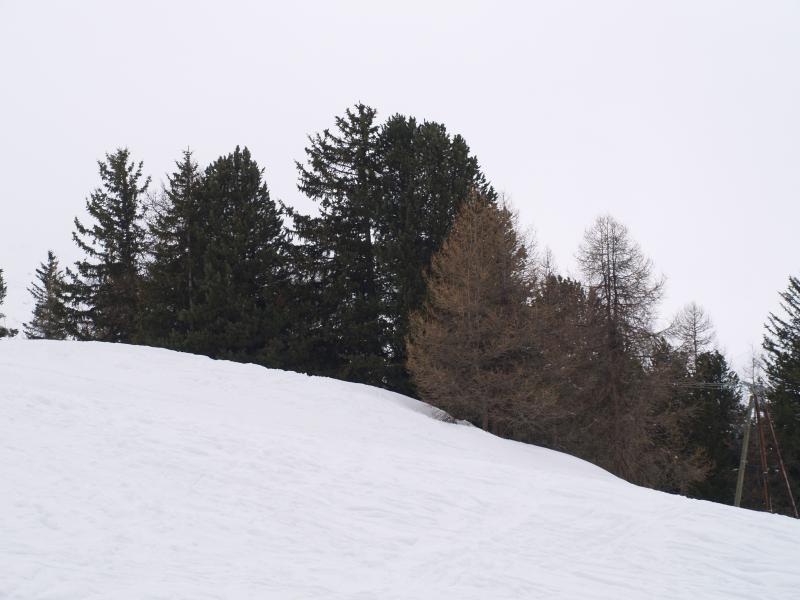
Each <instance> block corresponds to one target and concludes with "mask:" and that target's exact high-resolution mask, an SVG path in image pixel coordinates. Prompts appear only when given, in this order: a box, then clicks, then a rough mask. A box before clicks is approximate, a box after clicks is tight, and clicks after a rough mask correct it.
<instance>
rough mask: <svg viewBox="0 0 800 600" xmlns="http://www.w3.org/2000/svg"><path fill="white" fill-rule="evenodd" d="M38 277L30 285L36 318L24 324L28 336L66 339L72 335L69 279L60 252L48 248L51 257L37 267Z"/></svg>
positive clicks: (38, 338)
mask: <svg viewBox="0 0 800 600" xmlns="http://www.w3.org/2000/svg"><path fill="white" fill-rule="evenodd" d="M36 279H37V281H35V282H34V283H33V284H32V285H31V287H29V288H28V291H29V292H30V294H31V296H33V302H34V304H33V318H32V319H31V320H30V322H28V323H25V324H24V325H23V330H24V331H25V335H26V336H27V337H28V339H35V340H63V339H66V338H67V336H68V335H69V330H70V326H69V321H68V310H67V305H66V279H65V277H64V272H63V271H62V270H61V268H60V267H59V265H58V259H57V258H56V255H55V254H54V253H53V252H52V251H50V250H48V252H47V260H46V261H45V262H43V263H42V264H41V265H40V266H39V267H38V268H37V269H36Z"/></svg>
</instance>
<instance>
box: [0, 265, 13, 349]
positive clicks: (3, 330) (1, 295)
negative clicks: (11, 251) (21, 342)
mask: <svg viewBox="0 0 800 600" xmlns="http://www.w3.org/2000/svg"><path fill="white" fill-rule="evenodd" d="M7 293H8V286H6V282H5V279H3V269H0V306H3V302H4V301H5V299H6V294H7ZM5 318H6V316H5V315H4V314H3V313H0V319H5ZM15 335H17V330H16V329H10V328H8V327H6V326H5V325H0V338H4V337H14V336H15Z"/></svg>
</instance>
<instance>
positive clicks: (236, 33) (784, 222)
mask: <svg viewBox="0 0 800 600" xmlns="http://www.w3.org/2000/svg"><path fill="white" fill-rule="evenodd" d="M799 59H800V3H798V2H777V1H762V2H734V1H731V0H724V1H719V2H710V1H704V2H701V1H698V0H690V1H683V2H679V1H669V2H658V3H656V2H644V1H642V0H638V1H631V2H621V1H607V2H594V1H585V2H568V1H564V0H559V1H557V2H556V1H550V2H521V1H520V2H499V1H496V2H464V1H460V2H434V1H430V0H429V1H427V2H408V1H404V2H392V3H389V2H385V3H382V2H377V1H373V2H315V3H312V2H304V3H300V2H298V3H291V2H274V3H269V2H250V3H248V2H231V1H221V0H217V1H216V2H213V3H202V2H197V1H193V2H141V1H136V2H131V1H129V2H110V1H104V2H79V1H76V2H57V1H53V2H36V1H32V0H17V1H11V0H0V182H2V187H0V267H2V268H3V269H4V270H5V274H6V280H7V283H8V285H9V295H8V299H7V301H6V304H5V306H4V307H3V308H2V309H0V310H2V312H5V313H6V314H7V315H8V319H7V323H8V324H9V325H12V326H13V325H17V324H18V323H19V322H21V321H24V320H26V319H27V318H28V311H29V310H30V305H31V303H30V298H29V295H28V293H27V292H26V291H25V287H26V286H27V285H28V284H29V283H30V281H31V279H32V278H33V271H34V269H35V268H36V266H37V265H38V264H39V262H40V261H42V260H43V259H44V257H45V254H46V251H47V249H48V248H52V249H53V250H54V251H55V252H56V253H57V254H58V255H59V256H61V257H62V259H63V260H64V261H65V262H66V261H70V262H71V261H72V260H74V259H75V258H76V257H77V252H76V249H75V247H74V245H73V243H72V242H71V239H70V232H71V230H72V223H71V221H72V218H73V217H74V216H75V215H79V214H82V212H83V210H84V203H85V198H86V196H87V194H88V193H89V192H90V191H91V190H92V189H93V188H94V187H95V186H96V185H97V184H98V175H97V166H96V160H97V159H99V158H101V157H102V156H103V154H104V152H107V151H111V150H113V149H115V148H116V147H118V146H123V145H127V146H128V147H129V148H130V149H131V152H132V154H133V156H134V157H135V158H136V159H137V160H139V159H141V160H144V161H145V171H146V172H147V173H150V174H152V175H153V179H154V181H155V182H156V183H159V182H160V181H161V180H163V178H164V173H165V172H167V171H169V170H171V167H172V161H173V160H175V159H177V158H179V156H180V152H181V150H182V149H183V148H185V147H187V146H190V147H191V148H193V149H194V150H195V151H196V157H197V159H198V160H199V161H200V163H201V164H205V163H207V162H209V161H210V160H212V159H214V158H216V157H217V156H219V155H221V154H224V153H228V152H230V151H232V150H233V148H234V147H235V146H236V144H240V145H247V146H249V147H250V149H251V150H252V152H253V154H254V156H255V158H256V159H257V160H258V161H259V163H260V164H261V165H262V166H264V167H265V168H266V176H267V181H268V184H269V186H270V190H271V192H272V194H273V196H275V197H277V198H281V199H283V200H285V201H287V202H288V203H290V204H292V205H295V206H297V207H300V208H302V209H305V210H312V209H313V208H312V204H311V203H310V202H309V201H307V200H304V199H303V198H302V196H301V195H300V194H299V192H298V191H297V189H296V171H295V167H294V160H296V159H302V158H303V147H304V145H305V136H306V135H307V134H309V133H312V132H315V131H318V130H321V129H322V128H324V127H328V126H331V125H332V122H333V117H334V115H336V114H340V113H341V112H342V111H343V110H344V109H345V108H346V107H347V106H349V105H351V104H353V103H354V102H356V101H359V100H360V101H363V102H365V103H367V104H370V105H372V106H374V107H376V108H377V109H378V110H379V113H380V116H381V117H387V116H389V115H390V114H392V113H395V112H401V113H404V114H410V115H414V116H416V117H418V118H427V119H432V120H436V121H441V122H443V123H445V124H446V125H447V127H448V129H449V130H450V131H452V132H458V133H461V134H463V135H464V136H465V138H466V139H467V142H468V143H469V144H470V146H471V148H472V149H473V151H474V152H475V153H476V154H477V156H478V157H479V159H480V161H481V164H482V166H483V168H484V171H485V172H486V174H487V175H488V177H489V178H490V180H491V181H492V183H493V184H494V186H495V187H496V188H497V189H498V190H499V191H502V192H505V193H506V194H508V195H509V196H510V197H511V198H512V200H513V202H514V203H515V204H516V206H517V207H518V208H519V210H520V213H521V221H522V223H523V224H524V225H525V226H526V227H527V226H530V227H533V228H535V230H536V232H537V236H538V238H539V240H540V243H542V244H546V245H548V246H550V247H551V248H552V249H553V251H554V253H555V255H556V258H557V261H558V263H559V265H560V266H561V267H562V268H563V269H564V270H567V271H570V272H572V271H573V270H574V254H575V250H576V248H577V246H578V244H579V242H580V239H581V236H582V233H583V230H584V229H585V228H586V226H588V225H589V223H590V222H591V221H592V219H593V218H594V217H595V216H597V215H598V214H601V213H606V212H608V213H611V214H613V215H614V216H615V217H616V218H617V219H619V220H621V221H622V222H624V223H626V224H627V225H628V226H629V228H630V229H631V231H632V233H633V235H634V237H635V238H636V239H637V240H638V241H639V242H640V243H641V245H642V247H643V248H644V250H645V252H646V253H647V254H648V255H649V256H650V257H651V258H652V259H653V261H654V263H655V265H656V267H657V269H658V270H659V271H661V272H663V273H664V274H665V275H666V276H667V280H668V287H667V294H668V295H667V298H666V299H665V302H664V304H663V307H662V311H661V312H662V315H664V316H665V317H667V316H669V315H670V314H671V313H673V312H674V311H675V310H676V309H677V308H679V307H680V306H681V305H683V304H684V303H685V302H688V301H690V300H695V301H697V302H698V303H700V304H702V305H703V306H704V307H705V308H706V309H707V310H708V311H709V313H710V314H711V316H712V318H713V319H714V322H715V324H716V326H717V330H718V337H719V340H720V342H721V344H722V346H723V348H724V349H725V350H726V351H727V353H728V355H729V357H730V358H731V359H733V361H734V362H735V363H736V364H737V365H738V366H741V365H743V364H744V363H745V362H746V360H747V357H748V354H749V352H750V347H751V345H754V344H755V345H757V344H759V343H760V339H761V333H762V324H763V322H764V320H765V318H766V315H767V313H768V312H769V311H770V310H775V309H776V308H777V300H778V297H777V294H778V292H779V291H780V290H782V289H784V288H785V285H786V282H787V278H788V276H789V274H792V273H793V274H795V275H800V239H798V232H799V231H800V227H798V226H799V225H800V61H799Z"/></svg>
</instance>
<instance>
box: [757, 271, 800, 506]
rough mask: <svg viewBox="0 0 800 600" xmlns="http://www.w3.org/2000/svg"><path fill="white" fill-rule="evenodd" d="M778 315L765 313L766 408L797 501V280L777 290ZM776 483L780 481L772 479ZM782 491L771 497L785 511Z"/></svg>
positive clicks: (799, 306) (799, 467) (799, 407)
mask: <svg viewBox="0 0 800 600" xmlns="http://www.w3.org/2000/svg"><path fill="white" fill-rule="evenodd" d="M780 297H781V300H782V302H781V308H782V309H783V310H782V314H775V313H772V314H770V315H769V318H768V321H767V325H766V329H767V334H766V335H765V336H764V344H763V347H764V351H765V359H766V360H765V370H766V374H767V380H768V382H769V392H768V396H769V398H768V399H769V404H768V406H769V410H770V413H771V416H772V420H773V424H774V427H775V434H776V436H777V438H778V442H779V443H780V450H781V452H782V454H783V460H784V463H785V464H786V468H787V470H788V475H789V481H790V483H791V485H792V492H793V494H794V497H795V502H798V500H800V279H799V278H797V277H789V285H788V287H787V289H786V291H784V292H781V294H780ZM776 483H777V484H778V485H780V484H781V482H776ZM785 495H786V494H785V492H784V491H783V490H781V491H780V492H778V491H776V492H775V493H774V494H773V496H774V497H775V499H776V501H777V502H779V503H780V502H784V503H785V505H783V504H781V505H778V506H777V508H778V509H780V510H784V511H785V510H788V500H786V499H785Z"/></svg>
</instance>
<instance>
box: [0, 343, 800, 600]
mask: <svg viewBox="0 0 800 600" xmlns="http://www.w3.org/2000/svg"><path fill="white" fill-rule="evenodd" d="M435 412H436V411H434V410H433V409H431V408H430V407H428V406H427V405H425V404H423V403H420V402H417V401H415V400H411V399H409V398H405V397H403V396H399V395H397V394H392V393H390V392H386V391H382V390H378V389H375V388H371V387H367V386H363V385H354V384H349V383H343V382H339V381H335V380H331V379H324V378H318V377H308V376H305V375H300V374H296V373H288V372H283V371H275V370H268V369H264V368H261V367H257V366H253V365H242V364H234V363H230V362H224V361H213V360H210V359H208V358H204V357H199V356H193V355H189V354H180V353H176V352H170V351H166V350H159V349H152V348H143V347H136V346H125V345H111V344H100V343H78V342H42V341H21V340H20V341H17V340H12V341H4V342H1V343H0V598H3V599H7V600H12V599H15V600H16V599H20V600H34V599H73V598H75V599H98V600H99V599H103V600H107V599H110V598H113V599H114V600H126V599H130V600H133V599H136V600H141V599H164V600H167V599H170V600H172V599H187V600H188V599H191V600H202V599H212V598H224V599H235V600H239V599H273V598H274V599H276V600H277V599H281V600H286V599H315V598H319V599H326V600H330V599H336V598H348V599H349V598H352V599H363V600H366V599H379V600H386V599H392V598H397V599H424V598H430V599H432V600H433V599H436V600H442V599H449V598H452V599H458V600H469V599H475V600H490V599H494V598H497V599H500V598H502V599H516V598H519V599H532V598H548V599H554V598H564V599H567V598H568V599H583V598H598V599H599V598H604V599H609V600H612V599H613V600H620V599H622V600H625V599H634V598H635V599H641V598H665V599H666V598H669V599H670V600H675V599H676V598H691V599H693V600H697V599H706V598H725V599H731V598H748V599H752V598H770V599H779V598H781V599H783V598H785V599H789V598H792V599H794V598H798V597H800V522H798V521H796V520H794V519H790V518H787V517H781V516H775V515H768V514H763V513H756V512H752V511H747V510H739V509H734V508H731V507H727V506H721V505H716V504H712V503H709V502H700V501H694V500H689V499H686V498H683V497H679V496H672V495H668V494H663V493H659V492H654V491H651V490H647V489H643V488H639V487H636V486H633V485H630V484H628V483H626V482H624V481H621V480H620V479H617V478H615V477H613V476H611V475H609V474H608V473H606V472H605V471H603V470H601V469H599V468H597V467H594V466H592V465H590V464H588V463H586V462H583V461H581V460H578V459H575V458H573V457H570V456H567V455H564V454H560V453H557V452H553V451H549V450H545V449H542V448H538V447H535V446H529V445H524V444H519V443H515V442H510V441H506V440H502V439H499V438H496V437H493V436H492V435H489V434H488V433H485V432H483V431H480V430H478V429H476V428H473V427H469V426H467V425H463V424H454V423H447V422H444V421H442V420H438V419H436V418H434V417H435Z"/></svg>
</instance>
